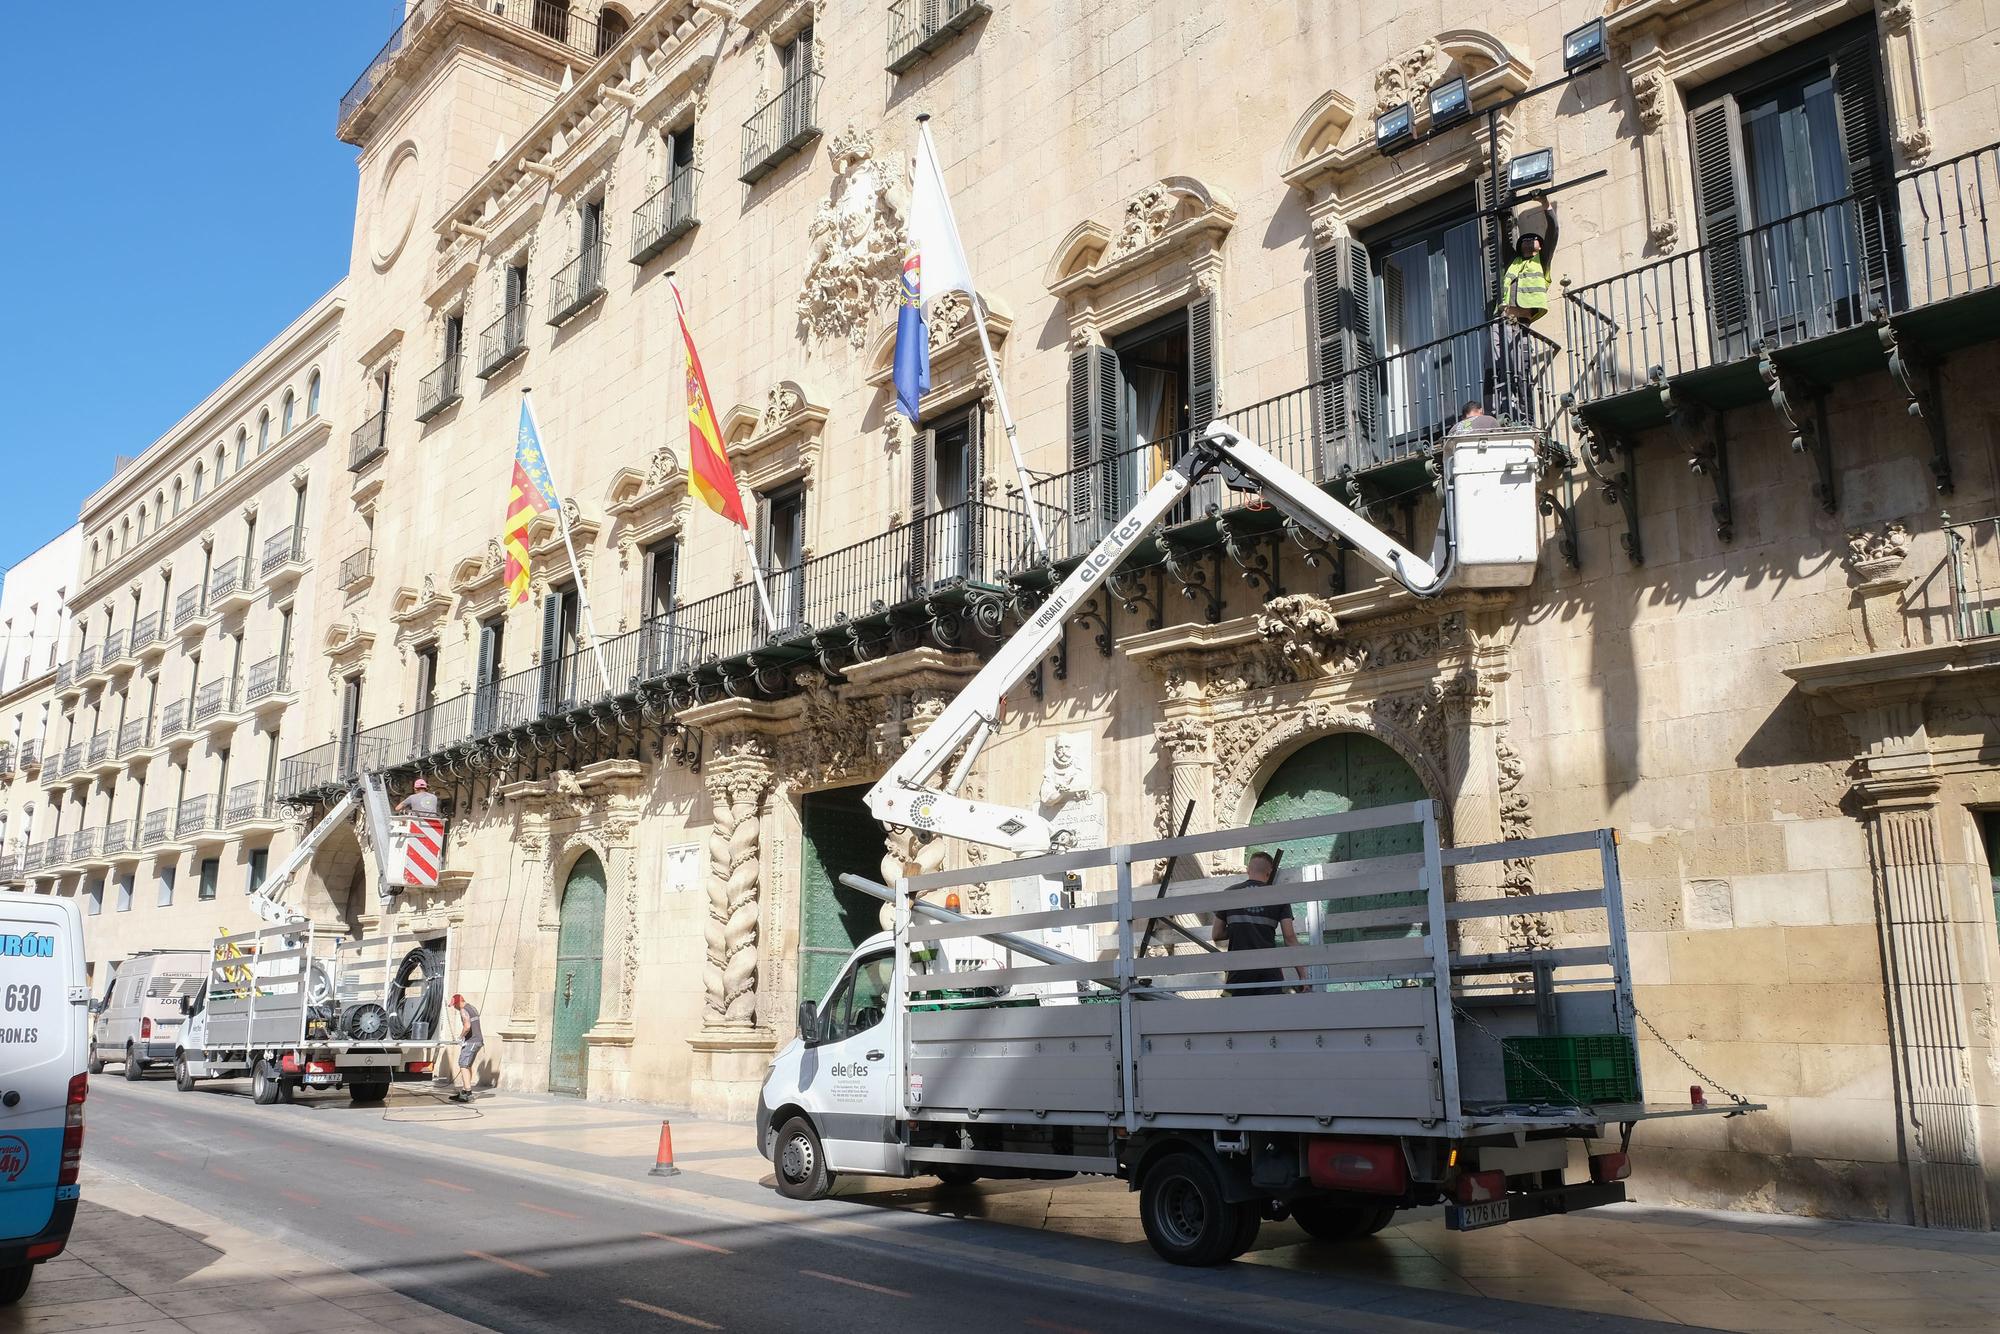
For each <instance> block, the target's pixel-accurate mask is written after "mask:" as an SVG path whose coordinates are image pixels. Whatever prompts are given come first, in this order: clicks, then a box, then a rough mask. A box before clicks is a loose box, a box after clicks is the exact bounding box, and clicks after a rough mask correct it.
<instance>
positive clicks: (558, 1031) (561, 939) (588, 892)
mask: <svg viewBox="0 0 2000 1334" xmlns="http://www.w3.org/2000/svg"><path fill="white" fill-rule="evenodd" d="M603 980H604V866H603V864H602V863H601V862H599V861H598V860H597V855H596V854H595V853H590V852H586V853H584V854H583V856H581V857H579V858H577V862H576V865H575V866H573V867H571V868H570V872H569V883H568V884H567V885H565V886H564V887H563V900H562V926H561V929H560V930H558V931H557V932H556V997H555V1000H556V1004H555V1025H554V1034H553V1039H552V1041H551V1042H550V1044H549V1092H551V1093H568V1094H571V1095H573V1096H575V1097H579V1098H580V1097H582V1096H583V1095H584V1093H585V1091H586V1089H587V1086H588V1083H589V1076H590V1059H589V1055H588V1051H587V1049H586V1048H585V1047H584V1045H583V1035H584V1034H585V1033H588V1032H589V1031H590V1030H591V1028H592V1027H593V1026H594V1025H595V1024H596V1023H597V1000H598V993H599V989H600V987H601V985H602V983H603Z"/></svg>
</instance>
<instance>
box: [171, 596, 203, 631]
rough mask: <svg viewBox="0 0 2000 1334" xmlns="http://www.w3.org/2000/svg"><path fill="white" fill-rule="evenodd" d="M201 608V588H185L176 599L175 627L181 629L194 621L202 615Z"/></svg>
mask: <svg viewBox="0 0 2000 1334" xmlns="http://www.w3.org/2000/svg"><path fill="white" fill-rule="evenodd" d="M201 610H202V609H201V590H200V589H198V588H189V589H183V590H182V591H181V593H180V595H179V596H178V597H176V598H175V599H174V629H176V630H179V629H180V628H182V627H183V626H185V625H187V624H189V623H190V622H192V621H194V620H195V619H196V618H197V617H199V616H200V615H201Z"/></svg>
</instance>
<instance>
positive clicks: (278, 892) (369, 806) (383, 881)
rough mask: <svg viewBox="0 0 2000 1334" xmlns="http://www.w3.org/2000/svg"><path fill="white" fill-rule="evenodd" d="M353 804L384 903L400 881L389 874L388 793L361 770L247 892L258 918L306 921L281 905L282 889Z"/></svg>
mask: <svg viewBox="0 0 2000 1334" xmlns="http://www.w3.org/2000/svg"><path fill="white" fill-rule="evenodd" d="M356 803H359V804H360V806H361V812H362V816H363V821H362V827H363V828H364V829H365V830H366V833H367V839H368V844H369V852H370V853H371V854H372V855H373V856H374V858H375V870H376V874H377V875H378V876H379V877H380V879H379V880H378V881H377V882H376V883H377V887H378V893H379V894H380V895H381V897H382V899H383V902H384V904H385V905H386V904H387V902H388V900H389V897H390V893H391V890H392V888H393V887H394V886H396V885H398V884H400V883H401V882H400V879H399V878H398V877H397V876H395V875H393V874H392V873H391V872H392V867H391V865H390V860H389V858H390V852H391V849H393V848H394V847H395V839H394V836H393V834H392V832H391V828H390V814H389V794H388V791H387V790H386V789H384V788H383V786H382V780H381V778H380V777H379V776H378V775H376V774H372V773H363V774H362V775H361V776H360V777H358V778H356V779H355V780H354V782H353V783H352V784H351V785H350V786H349V787H348V789H347V791H345V792H343V793H341V795H340V800H338V801H336V802H334V803H333V806H332V807H331V808H330V809H329V810H328V811H327V813H326V814H325V815H324V816H322V817H321V819H320V822H319V823H318V824H316V825H314V826H313V827H312V828H311V829H310V830H309V831H307V833H306V835H305V837H304V838H301V839H300V840H299V841H298V843H297V844H295V845H294V846H293V848H292V850H291V851H290V852H288V853H286V854H285V859H284V860H283V861H281V862H279V863H278V865H277V867H276V868H275V869H274V870H273V871H272V872H271V874H270V875H268V876H266V877H265V879H264V883H263V884H261V885H259V886H258V887H257V888H256V889H253V890H251V891H250V907H251V909H252V910H253V911H255V912H256V914H257V915H258V916H259V917H261V918H263V919H264V920H265V921H267V922H271V923H275V924H289V923H297V922H304V921H305V920H306V919H305V916H304V914H302V913H299V912H298V911H296V910H294V909H292V908H289V907H287V906H286V905H285V903H284V897H285V891H286V889H288V888H289V887H290V886H291V881H292V877H293V876H295V875H297V874H298V873H299V871H300V870H301V869H302V868H303V867H304V866H305V865H306V863H308V862H310V861H311V860H312V856H313V853H314V852H315V851H317V850H318V848H319V845H320V844H321V843H324V842H325V841H326V837H327V835H328V834H331V833H332V832H333V831H334V830H336V829H338V828H340V826H341V824H342V823H343V822H344V821H345V820H346V819H347V816H348V812H350V811H352V810H353V809H354V807H355V805H356Z"/></svg>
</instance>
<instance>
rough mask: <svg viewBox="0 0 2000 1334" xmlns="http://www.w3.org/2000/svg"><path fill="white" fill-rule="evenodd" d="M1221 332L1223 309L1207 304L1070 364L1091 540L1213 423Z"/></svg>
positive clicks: (1083, 510)
mask: <svg viewBox="0 0 2000 1334" xmlns="http://www.w3.org/2000/svg"><path fill="white" fill-rule="evenodd" d="M1214 330H1215V306H1214V301H1213V300H1212V299H1211V298H1207V297H1204V298H1202V299H1200V300H1198V301H1196V302H1194V303H1193V304H1192V305H1189V306H1187V307H1186V308H1185V309H1182V310H1177V311H1175V312H1173V313H1172V314H1171V315H1167V316H1165V317H1163V318H1161V319H1158V320H1154V321H1153V322H1151V323H1149V324H1145V325H1142V326H1140V327H1139V328H1136V329H1133V330H1130V331H1129V332H1126V333H1123V334H1120V335H1119V336H1118V337H1117V338H1116V339H1114V340H1113V342H1112V345H1111V346H1109V347H1092V348H1084V349H1082V350H1081V351H1078V352H1076V353H1075V354H1073V355H1072V356H1071V358H1070V390H1069V449H1070V474H1069V475H1070V484H1069V495H1068V497H1067V499H1068V502H1069V505H1070V511H1071V515H1072V517H1073V518H1074V519H1076V520H1079V521H1082V522H1083V534H1082V535H1083V536H1085V537H1087V538H1088V540H1090V541H1092V542H1094V541H1096V540H1097V537H1098V536H1100V535H1101V533H1099V531H1098V530H1099V528H1100V527H1101V526H1102V525H1104V524H1107V523H1109V522H1110V521H1111V520H1112V519H1115V518H1116V517H1118V516H1119V515H1120V514H1123V513H1124V512H1125V511H1126V510H1127V509H1129V508H1130V507H1131V504H1132V502H1133V501H1134V500H1136V499H1137V498H1138V496H1139V494H1140V493H1141V492H1143V491H1144V490H1145V489H1146V487H1148V486H1150V485H1151V484H1152V483H1153V482H1154V481H1156V480H1157V479H1158V478H1159V476H1160V475H1161V473H1162V472H1164V471H1165V470H1166V468H1167V467H1168V465H1169V464H1171V463H1172V461H1173V459H1174V457H1175V456H1177V455H1178V454H1179V453H1180V452H1181V450H1182V449H1183V447H1184V444H1185V441H1186V438H1187V433H1189V432H1193V431H1200V430H1204V429H1206V427H1207V426H1208V423H1209V421H1210V419H1211V418H1213V417H1214V415H1215V338H1214ZM1176 517H1178V516H1176Z"/></svg>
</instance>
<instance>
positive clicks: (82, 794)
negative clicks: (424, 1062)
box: [15, 288, 347, 978]
mask: <svg viewBox="0 0 2000 1334" xmlns="http://www.w3.org/2000/svg"><path fill="white" fill-rule="evenodd" d="M341 311H342V302H341V295H340V290H339V289H338V288H336V289H335V290H334V291H332V292H330V293H328V294H326V295H325V296H323V297H321V298H320V299H319V300H318V301H315V302H314V303H313V304H312V305H311V306H309V307H308V308H307V309H306V310H305V311H304V312H303V313H301V314H300V315H299V316H298V317H297V318H296V319H295V320H293V321H292V323H291V324H290V326H289V327H287V328H286V329H285V330H284V331H283V332H282V333H280V334H279V335H278V336H277V337H276V338H275V339H273V340H272V341H271V342H270V343H269V344H268V345H266V346H265V347H264V348H263V349H261V350H260V351H259V352H258V353H257V355H256V356H255V357H253V358H251V360H250V361H248V362H247V363H245V364H244V365H243V366H242V367H241V368H239V369H238V370H237V371H236V372H235V373H234V374H233V375H231V376H230V378H229V379H228V380H227V381H226V382H224V383H223V384H222V385H220V386H218V387H217V388H216V389H215V390H214V391H213V392H212V393H210V394H209V395H208V396H207V397H206V398H204V399H203V400H202V401H201V402H200V403H199V404H198V405H196V407H195V408H194V409H193V410H192V411H190V412H189V413H188V414H187V415H186V416H185V417H183V418H182V419H181V420H180V421H179V422H178V423H176V424H175V426H174V427H173V428H172V429H171V430H169V431H167V432H166V433H165V434H164V435H162V436H161V437H160V438H159V439H158V440H156V441H154V442H153V443H152V444H151V445H149V446H147V447H146V448H145V449H144V450H143V451H142V452H141V453H139V454H138V455H137V457H135V458H133V459H131V460H129V461H126V462H124V463H123V465H122V466H121V467H120V468H119V469H118V470H117V471H116V473H115V474H114V475H113V476H112V478H111V479H110V480H109V481H108V482H106V483H105V484H104V485H103V486H101V487H99V488H98V489H97V491H96V492H94V493H93V494H92V495H91V496H89V497H88V498H87V499H86V500H85V501H84V504H83V507H82V511H81V522H80V526H81V533H80V536H79V539H78V541H77V542H76V543H75V544H74V546H73V548H72V560H73V565H72V569H71V575H70V578H69V581H68V590H69V591H68V600H67V604H66V607H65V620H64V633H63V642H62V643H61V645H60V652H59V654H58V661H57V663H56V666H55V668H54V674H53V677H52V680H51V682H50V683H49V685H48V689H47V694H48V697H49V699H50V701H51V708H50V716H49V722H48V733H47V737H46V740H45V742H44V744H43V747H42V754H41V759H40V764H39V768H38V769H37V770H36V772H35V779H34V781H35V786H36V787H37V788H38V789H39V792H38V799H37V801H36V806H37V808H38V809H37V811H36V814H35V817H34V828H33V830H32V831H31V833H30V837H31V838H32V843H31V844H29V845H28V846H27V847H26V848H24V849H23V851H22V853H21V855H20V857H19V859H18V860H17V861H16V863H15V875H16V877H17V879H16V880H15V883H16V884H17V885H23V886H26V887H32V888H34V889H37V890H40V891H44V892H57V893H65V894H72V895H75V896H77V897H79V898H81V899H82V900H83V902H84V911H85V913H86V914H87V916H86V923H85V933H84V940H85V951H86V957H87V959H88V961H89V965H90V968H91V970H92V973H93V976H94V978H102V977H103V976H104V972H105V970H106V967H107V965H109V964H111V963H115V962H116V961H118V960H120V959H123V958H125V957H127V956H129V955H131V954H133V953H134V952H136V951H138V950H142V949H155V948H178V949H186V948H199V947H205V946H206V945H207V943H208V942H209V941H211V940H213V939H214V937H215V935H216V934H217V933H218V932H219V931H223V930H237V931H241V930H245V929H248V928H250V927H252V926H254V925H256V924H257V922H256V919H255V918H254V917H253V916H251V915H250V913H249V912H248V910H247V909H246V908H245V907H244V906H243V904H242V901H241V900H242V896H243V894H244V893H245V892H246V891H247V890H248V889H249V888H250V887H251V885H253V884H254V883H256V882H258V881H260V880H261V879H262V877H263V876H264V874H265V873H266V872H267V871H268V870H269V869H270V867H271V866H272V865H273V864H274V862H275V861H276V860H277V859H281V858H282V857H283V856H284V854H285V852H286V851H287V850H288V849H289V848H290V847H291V841H292V839H293V837H294V830H293V828H292V826H291V825H290V823H289V822H288V820H287V817H286V813H285V812H284V811H283V810H282V809H281V806H280V803H279V802H278V800H277V798H276V796H275V794H274V787H275V780H276V777H277V772H278V759H279V757H280V754H281V752H282V751H283V750H284V749H286V748H287V747H288V744H289V727H288V718H294V719H295V715H296V710H297V706H298V703H299V699H300V687H301V686H302V685H303V684H304V680H303V678H302V677H301V675H300V673H299V671H298V670H296V667H295V658H296V655H297V654H298V653H299V651H300V650H301V649H302V648H303V647H304V646H305V645H306V643H307V641H306V639H305V635H307V634H308V633H309V629H308V627H310V626H312V625H313V624H314V623H315V613H314V609H313V600H312V599H313V586H312V584H311V581H310V580H309V579H308V578H307V577H306V576H307V574H308V572H309V571H310V570H311V569H312V567H313V566H314V564H315V563H316V545H315V542H314V536H315V534H314V527H313V520H314V519H315V518H316V516H317V513H318V510H319V501H320V498H319V496H318V495H317V492H316V488H321V487H324V486H326V485H327V484H328V481H329V479H330V476H331V475H332V474H330V473H329V470H328V458H329V447H328V441H329V439H330V437H331V433H332V427H331V418H330V413H331V411H332V408H333V404H334V401H335V399H334V396H335V393H336V392H337V387H338V385H339V380H340V356H339V352H338V348H339V333H340V319H341ZM296 725H297V724H296V721H295V720H294V721H292V722H291V724H290V726H296ZM310 906H311V908H312V909H313V911H315V912H316V913H318V914H319V915H321V916H326V917H334V918H337V917H338V916H339V915H340V914H341V913H343V912H345V911H346V908H347V905H346V904H345V903H338V904H328V903H315V904H312V905H310Z"/></svg>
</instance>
